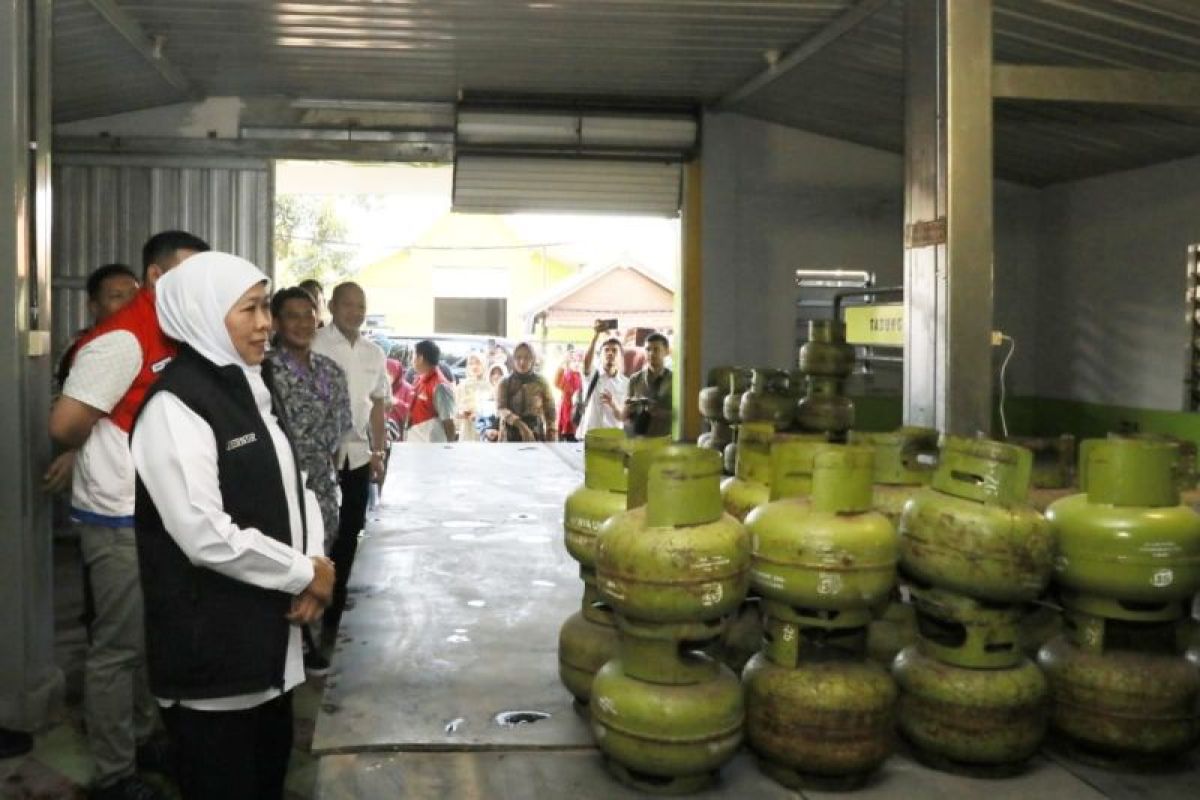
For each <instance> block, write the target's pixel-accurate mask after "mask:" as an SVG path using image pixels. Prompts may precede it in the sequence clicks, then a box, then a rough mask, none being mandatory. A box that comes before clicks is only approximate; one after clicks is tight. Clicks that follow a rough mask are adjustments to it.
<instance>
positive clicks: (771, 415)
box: [738, 367, 795, 431]
mask: <svg viewBox="0 0 1200 800" xmlns="http://www.w3.org/2000/svg"><path fill="white" fill-rule="evenodd" d="M788 384H789V379H788V374H787V373H786V372H784V371H783V370H781V369H769V368H767V367H759V368H758V369H755V370H754V372H753V377H752V380H751V383H750V389H749V391H747V392H746V393H745V394H743V395H742V402H741V405H740V406H739V408H738V418H739V419H740V420H741V421H742V424H743V425H744V424H745V423H747V422H767V423H770V424H771V425H772V426H773V427H774V428H775V430H777V431H782V430H786V429H787V428H789V427H791V424H792V416H793V415H794V411H793V408H794V405H795V399H794V398H793V397H792V395H791V392H790V391H789V388H788Z"/></svg>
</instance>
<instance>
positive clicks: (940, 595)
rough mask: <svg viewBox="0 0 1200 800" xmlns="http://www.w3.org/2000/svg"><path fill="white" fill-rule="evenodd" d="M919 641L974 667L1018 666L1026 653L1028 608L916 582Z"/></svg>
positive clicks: (932, 652)
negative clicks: (1025, 616) (1023, 643)
mask: <svg viewBox="0 0 1200 800" xmlns="http://www.w3.org/2000/svg"><path fill="white" fill-rule="evenodd" d="M912 595H913V601H914V604H915V605H916V610H917V631H918V633H919V634H920V639H919V640H918V642H917V647H918V648H919V649H920V651H921V652H922V653H924V654H925V655H927V656H930V657H932V658H936V659H938V660H939V661H944V662H945V663H947V664H953V665H955V666H959V667H970V668H972V669H996V668H998V667H1014V666H1016V665H1017V664H1019V663H1021V661H1023V660H1024V659H1025V651H1024V650H1023V649H1022V648H1021V634H1020V623H1021V619H1022V616H1023V611H1024V609H1023V608H1022V606H1021V605H1019V604H1014V603H988V602H984V601H980V600H977V599H975V598H974V597H968V596H966V595H964V594H959V593H958V592H952V591H946V590H945V589H939V588H936V587H916V586H914V587H912Z"/></svg>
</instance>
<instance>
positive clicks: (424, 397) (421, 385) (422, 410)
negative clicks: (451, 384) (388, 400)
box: [408, 367, 446, 427]
mask: <svg viewBox="0 0 1200 800" xmlns="http://www.w3.org/2000/svg"><path fill="white" fill-rule="evenodd" d="M445 382H446V379H445V378H444V377H442V371H441V370H440V369H437V368H436V367H435V368H434V369H431V370H429V372H426V373H425V374H424V375H418V376H417V380H416V381H415V382H414V383H413V401H412V406H411V407H410V408H409V410H408V425H409V427H416V426H417V425H420V424H421V423H422V422H428V421H429V420H431V419H437V415H438V413H437V405H435V404H434V402H433V396H434V394H435V393H436V392H437V387H438V386H440V385H441V384H443V383H445Z"/></svg>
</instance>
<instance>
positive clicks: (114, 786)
mask: <svg viewBox="0 0 1200 800" xmlns="http://www.w3.org/2000/svg"><path fill="white" fill-rule="evenodd" d="M88 797H90V798H91V800H167V796H166V795H165V794H163V793H162V792H160V791H159V790H158V789H156V788H154V787H153V786H151V785H150V784H148V783H146V782H145V781H144V780H142V779H141V778H139V777H138V776H137V775H130V776H129V777H128V778H121V780H119V781H117V782H116V783H111V784H109V785H108V786H104V787H100V788H96V789H92V791H91V792H90V793H89V794H88Z"/></svg>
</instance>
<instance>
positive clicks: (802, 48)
mask: <svg viewBox="0 0 1200 800" xmlns="http://www.w3.org/2000/svg"><path fill="white" fill-rule="evenodd" d="M891 1H892V0H860V2H858V3H857V4H856V5H854V6H853V7H852V8H850V9H848V10H846V11H845V12H843V13H842V14H841V15H840V16H838V17H837V19H835V20H833V22H830V23H829V24H828V25H826V26H825V27H824V28H822V29H821V30H820V31H818V32H817V33H816V34H814V35H813V36H812V37H811V38H809V39H807V40H805V41H804V42H802V43H801V44H799V45H797V46H796V47H795V48H793V49H792V50H790V51H789V52H788V53H787V55H785V56H784V57H783V58H781V59H779V60H778V61H776V62H775V63H773V64H771V65H769V66H768V67H767V68H766V69H765V70H763V71H762V72H760V73H758V74H757V75H755V76H754V77H753V78H751V79H750V80H748V81H746V82H745V83H743V84H742V85H741V86H739V87H737V88H736V89H734V90H733V91H731V92H729V93H727V94H725V95H724V96H723V97H722V98H721V99H720V100H718V101H717V103H716V107H717V108H719V109H727V108H729V107H731V106H734V105H737V104H738V103H741V102H744V101H745V100H746V99H748V98H749V97H750V96H751V95H753V94H755V93H756V92H759V91H761V90H762V89H764V88H766V87H767V86H770V85H771V84H772V83H774V82H775V81H777V80H779V79H780V78H782V77H784V76H785V75H787V74H788V73H789V72H791V71H792V70H794V69H795V68H796V67H798V66H800V65H801V64H803V63H804V62H805V61H808V60H809V59H810V58H812V57H813V56H815V55H816V54H817V53H820V52H821V51H822V50H824V49H825V48H826V47H828V46H829V45H831V44H833V43H834V42H836V41H837V40H838V39H840V38H842V37H843V36H845V35H846V34H848V33H850V32H851V31H853V30H854V29H855V28H857V27H858V26H859V25H861V24H862V23H864V22H866V21H867V20H868V19H870V18H871V17H872V16H873V15H874V14H875V13H876V12H877V11H881V10H882V9H883V8H884V6H886V5H888V4H889V3H890V2H891Z"/></svg>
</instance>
